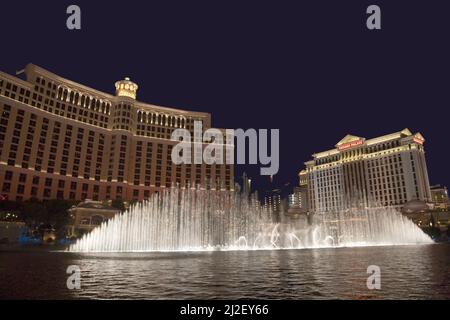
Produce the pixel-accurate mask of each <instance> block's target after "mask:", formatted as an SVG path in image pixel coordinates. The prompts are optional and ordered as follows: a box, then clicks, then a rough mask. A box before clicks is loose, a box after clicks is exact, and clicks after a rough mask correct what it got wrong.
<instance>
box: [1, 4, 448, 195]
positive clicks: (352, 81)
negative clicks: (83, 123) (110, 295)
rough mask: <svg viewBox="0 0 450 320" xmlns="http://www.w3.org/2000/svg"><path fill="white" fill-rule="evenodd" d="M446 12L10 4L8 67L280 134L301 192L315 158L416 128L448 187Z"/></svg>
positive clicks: (4, 14) (430, 7)
mask: <svg viewBox="0 0 450 320" xmlns="http://www.w3.org/2000/svg"><path fill="white" fill-rule="evenodd" d="M445 3H446V1H437V0H428V1H424V0H422V1H400V0H396V1H370V2H369V1H364V0H340V1H337V0H327V1H324V0H310V1H270V2H263V1H211V0H195V1H177V2H173V1H160V2H159V3H154V4H149V1H142V0H128V1H122V2H117V1H75V2H73V1H70V2H69V1H58V2H56V1H49V0H46V1H34V2H31V1H20V0H18V1H15V2H12V1H8V2H5V3H2V8H1V11H0V15H1V17H0V30H2V31H3V32H2V33H1V34H2V36H1V37H2V40H1V47H0V51H1V54H0V57H1V59H0V70H2V71H6V72H8V73H14V72H15V71H16V70H20V69H21V68H22V67H23V66H25V65H26V64H27V63H29V62H33V63H35V64H37V65H40V66H42V67H44V68H46V69H49V70H50V71H53V72H55V73H57V74H60V75H62V76H63V77H66V78H69V79H72V80H74V81H77V82H80V83H83V84H86V85H88V86H91V87H93V88H96V89H99V90H102V91H106V92H111V93H112V92H113V90H114V82H115V81H116V80H119V79H122V78H123V77H125V76H130V77H131V78H132V80H134V81H136V82H137V83H138V84H139V85H140V90H139V92H138V95H139V100H141V101H145V102H150V103H155V104H160V105H164V106H174V107H179V108H185V109H189V110H198V111H207V112H211V113H212V116H213V125H214V126H216V127H222V128H244V129H245V128H279V129H280V134H281V147H280V148H281V152H280V157H281V166H280V172H279V175H278V176H277V177H276V179H275V183H277V184H284V183H286V182H291V183H296V181H297V173H298V171H299V170H300V169H301V168H302V167H303V162H304V161H307V160H309V159H310V156H311V154H312V153H314V152H318V151H322V150H325V149H329V148H333V146H334V145H335V144H336V143H337V142H338V141H339V140H340V139H341V138H342V137H344V136H345V135H346V134H347V133H352V134H355V135H358V136H362V137H366V138H371V137H375V136H379V135H383V134H387V133H391V132H394V131H399V130H402V129H403V128H405V127H408V128H410V129H411V130H412V131H414V132H415V131H420V132H421V133H422V134H423V135H424V137H425V138H426V139H427V141H426V145H425V147H426V151H427V161H428V168H429V174H430V180H431V183H432V184H437V183H441V184H450V183H449V182H450V172H449V170H448V165H449V161H448V159H447V156H448V154H449V152H448V150H447V145H448V138H449V135H448V132H449V131H448V126H449V121H448V120H449V118H448V111H447V110H448V108H450V103H449V102H450V101H449V100H450V98H449V96H450V90H449V88H450V80H449V79H450V67H449V66H450V50H449V39H450V38H449V33H450V25H449V22H448V21H449V20H448V14H449V13H448V12H449V10H448V8H446V7H444V4H445ZM69 4H78V5H79V6H80V7H81V9H82V30H81V31H69V30H67V29H66V27H65V22H66V17H67V16H66V14H65V10H66V7H67V6H68V5H69ZM369 4H378V5H380V7H381V9H382V28H383V29H382V30H381V31H369V30H367V29H366V27H365V20H366V14H365V10H366V8H367V6H368V5H369ZM244 169H245V170H247V171H248V172H250V175H251V176H253V177H254V178H256V175H257V174H258V172H259V167H247V168H242V167H238V168H237V172H242V170H244ZM263 180H267V179H266V178H265V179H261V178H259V179H257V185H258V186H260V187H261V188H264V187H265V185H264V183H263Z"/></svg>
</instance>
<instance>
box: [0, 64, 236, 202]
mask: <svg viewBox="0 0 450 320" xmlns="http://www.w3.org/2000/svg"><path fill="white" fill-rule="evenodd" d="M23 72H24V73H25V75H26V81H24V80H22V79H20V78H18V77H13V76H10V75H8V74H5V73H2V72H0V188H1V190H0V191H1V197H2V198H3V199H9V200H13V201H21V200H27V199H30V198H37V199H44V200H45V199H71V200H84V199H92V200H108V199H117V198H120V199H123V200H143V199H145V198H147V197H149V196H150V195H151V194H152V193H154V192H158V191H160V190H161V189H163V188H168V187H171V186H173V185H175V184H179V185H180V186H181V187H186V186H191V187H192V186H200V187H203V188H204V187H212V188H220V189H222V190H232V189H233V188H234V182H233V181H234V172H233V166H232V165H225V164H223V165H215V164H212V165H207V164H205V163H203V164H198V165H197V164H192V165H187V164H182V165H175V164H173V163H172V161H171V151H172V148H173V145H174V144H176V143H177V141H173V140H171V133H172V132H173V130H175V129H178V128H185V129H187V130H189V131H190V132H191V135H193V131H194V121H201V122H202V125H203V130H206V129H208V128H210V127H211V115H210V114H208V113H203V112H191V111H185V110H179V109H172V108H166V107H160V106H156V105H152V104H147V103H143V102H139V101H137V100H136V94H137V90H138V85H137V84H135V83H134V82H132V81H131V80H130V79H129V78H125V79H124V80H122V81H118V82H116V83H115V89H116V90H115V95H111V94H108V93H104V92H100V91H97V90H94V89H92V88H89V87H87V86H84V85H81V84H78V83H75V82H73V81H70V80H66V79H64V78H62V77H60V76H57V75H55V74H53V73H51V72H49V71H47V70H44V69H42V68H40V67H38V66H35V65H32V64H29V65H27V66H26V68H25V69H24V70H23ZM209 183H211V185H208V184H209Z"/></svg>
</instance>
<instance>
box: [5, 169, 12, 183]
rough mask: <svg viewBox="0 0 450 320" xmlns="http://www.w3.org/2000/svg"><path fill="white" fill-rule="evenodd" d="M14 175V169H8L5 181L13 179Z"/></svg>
mask: <svg viewBox="0 0 450 320" xmlns="http://www.w3.org/2000/svg"><path fill="white" fill-rule="evenodd" d="M12 177H13V173H12V171H6V172H5V181H11V180H12Z"/></svg>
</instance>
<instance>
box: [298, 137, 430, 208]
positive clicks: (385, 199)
mask: <svg viewBox="0 0 450 320" xmlns="http://www.w3.org/2000/svg"><path fill="white" fill-rule="evenodd" d="M424 141H425V140H424V138H423V136H422V135H421V134H420V133H415V134H413V133H411V131H410V130H408V129H404V130H402V131H400V132H395V133H392V134H388V135H384V136H381V137H377V138H373V139H367V140H366V139H365V138H362V137H357V136H353V135H347V136H346V137H344V138H343V139H342V140H341V141H339V142H338V143H337V144H336V146H335V147H336V148H335V149H332V150H328V151H324V152H320V153H316V154H314V155H313V160H311V161H308V162H306V163H305V165H306V169H304V170H302V171H301V172H300V181H302V182H303V183H304V184H307V186H308V187H307V190H308V191H307V193H308V203H309V210H310V211H312V212H321V213H324V212H330V211H337V210H341V209H343V208H348V207H349V206H352V205H354V204H355V201H357V202H358V203H359V204H361V201H364V202H366V203H365V204H366V205H371V206H393V207H402V206H403V205H404V204H405V203H406V202H408V201H411V200H420V201H425V202H430V201H431V193H430V184H429V181H428V172H427V165H426V161H425V152H424V147H423V144H424Z"/></svg>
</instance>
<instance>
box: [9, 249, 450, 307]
mask: <svg viewBox="0 0 450 320" xmlns="http://www.w3.org/2000/svg"><path fill="white" fill-rule="evenodd" d="M0 250H1V249H0ZM70 265H77V266H79V268H80V269H81V289H80V290H69V289H68V288H67V284H66V281H67V278H68V276H69V275H68V274H67V273H66V270H67V268H68V266H70ZM369 265H377V266H379V267H380V268H381V290H368V289H367V285H366V281H367V277H368V276H369V275H368V274H367V267H368V266H369ZM0 298H1V299H247V298H254V299H450V245H447V244H439V245H438V244H435V245H421V246H398V247H397V246H393V247H365V248H340V249H314V250H282V251H236V252H199V253H122V254H118V253H116V254H74V253H65V252H49V251H48V250H46V249H32V250H23V249H18V250H13V249H9V250H1V251H0Z"/></svg>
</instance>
